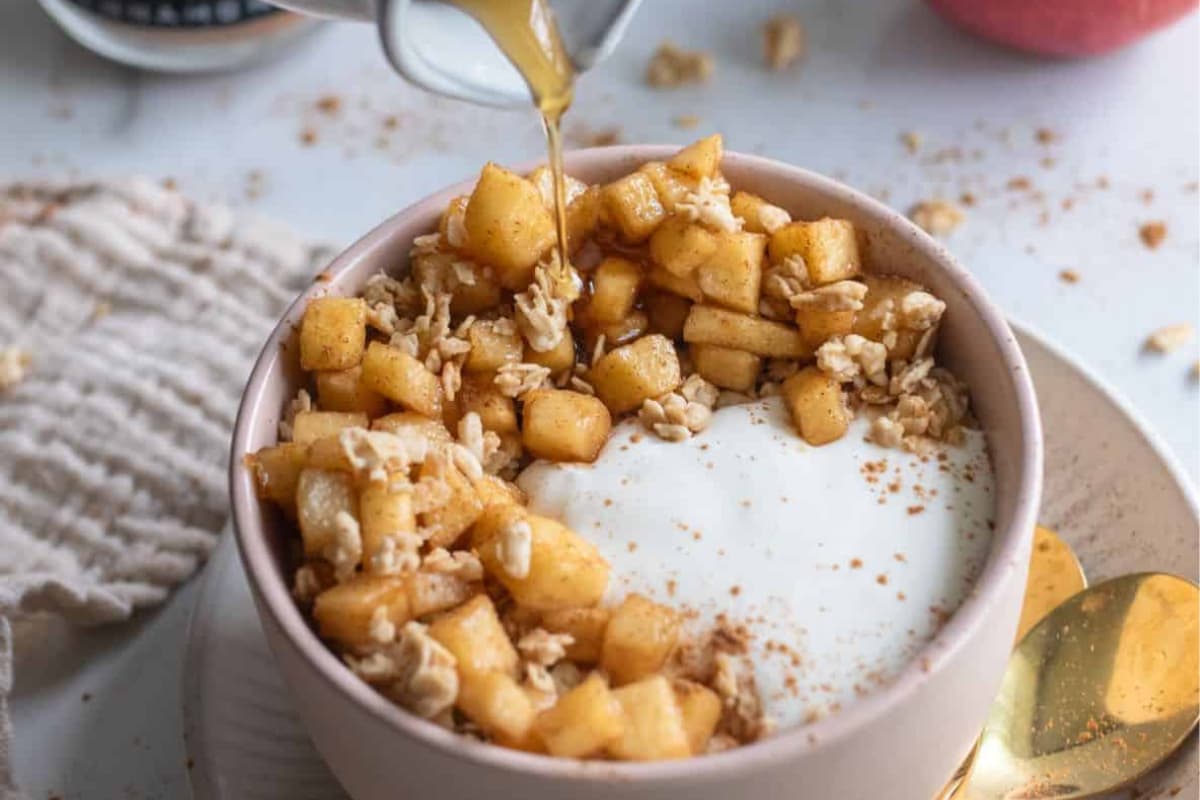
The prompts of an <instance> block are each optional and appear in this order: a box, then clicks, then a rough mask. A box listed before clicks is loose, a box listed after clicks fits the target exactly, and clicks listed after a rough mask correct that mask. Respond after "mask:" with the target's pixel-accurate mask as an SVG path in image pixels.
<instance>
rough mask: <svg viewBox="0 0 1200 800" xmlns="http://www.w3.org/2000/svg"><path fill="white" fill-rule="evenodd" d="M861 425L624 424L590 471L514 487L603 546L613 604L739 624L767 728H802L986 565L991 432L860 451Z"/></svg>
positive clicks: (741, 409) (894, 657) (894, 658)
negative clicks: (664, 434) (805, 435)
mask: <svg viewBox="0 0 1200 800" xmlns="http://www.w3.org/2000/svg"><path fill="white" fill-rule="evenodd" d="M868 427H869V421H868V420H867V419H866V418H864V417H862V416H860V417H859V418H858V419H856V420H855V421H854V422H853V423H852V425H851V428H850V430H849V432H848V433H847V434H846V436H845V437H843V438H842V439H841V440H839V441H837V442H834V443H832V444H829V445H826V446H824V447H819V448H818V447H811V446H809V445H807V444H805V443H804V441H803V440H801V439H800V438H799V437H798V436H797V435H796V433H795V432H794V430H793V429H792V427H791V423H790V421H789V420H788V418H787V412H786V410H785V409H784V407H783V404H782V402H781V401H780V400H779V399H778V398H770V399H767V400H763V401H759V402H756V403H753V404H749V405H744V406H733V407H729V408H724V409H721V410H720V411H718V412H716V414H715V415H714V418H713V421H712V424H711V426H710V427H709V428H708V429H707V430H706V431H704V432H703V433H701V434H699V435H697V436H695V437H693V438H692V439H689V440H687V441H684V442H677V443H676V442H665V441H662V440H660V439H658V438H657V437H655V436H654V435H652V434H649V433H647V432H646V431H645V430H644V429H643V428H642V426H641V425H640V424H639V423H638V422H637V420H635V419H629V420H626V421H624V422H622V423H621V424H620V425H618V426H616V428H615V429H614V431H613V435H612V438H611V439H610V440H609V442H608V444H607V445H606V446H605V448H604V450H603V451H602V452H601V454H600V457H599V458H598V459H597V460H596V462H595V463H594V464H586V465H582V464H550V463H546V462H538V463H535V464H533V465H531V466H530V467H529V468H527V469H526V470H525V471H524V473H522V475H521V476H520V478H519V479H518V483H519V484H520V485H521V487H522V488H523V489H525V491H527V492H528V493H529V498H530V508H531V509H532V510H533V511H535V512H536V513H539V514H543V515H546V516H551V517H554V518H556V519H560V520H562V521H563V522H564V523H565V524H567V525H568V526H570V527H571V528H572V529H574V530H575V531H576V532H577V533H579V534H580V535H582V536H584V537H586V538H588V539H590V540H591V541H593V542H594V543H595V544H596V545H597V546H598V547H599V548H600V550H601V551H602V552H603V554H604V556H605V557H606V558H607V559H608V560H609V562H610V563H611V564H612V568H613V571H612V579H611V581H610V586H609V597H608V598H607V599H608V600H609V601H611V602H614V603H615V602H619V601H620V599H621V598H623V597H624V596H625V595H626V594H628V593H629V592H635V591H636V592H641V593H643V594H645V595H647V596H649V597H651V598H653V599H655V600H658V601H660V602H663V603H666V604H668V605H671V606H674V607H676V608H680V609H682V610H683V611H684V612H685V615H686V617H687V620H688V621H687V623H686V624H687V627H688V629H689V630H691V631H694V632H697V633H699V632H702V631H703V630H705V629H708V628H711V627H712V626H713V625H714V624H716V623H717V621H718V618H719V615H724V616H723V617H721V619H725V620H727V621H728V622H729V623H730V624H732V625H735V626H744V629H745V630H746V631H747V632H748V634H749V639H750V641H749V648H750V649H749V655H750V659H751V661H752V662H753V663H754V665H755V672H756V678H757V681H758V687H759V691H760V694H761V696H762V699H763V702H764V704H765V707H766V712H767V714H768V716H769V717H771V718H772V719H773V720H774V721H775V722H776V723H777V724H778V725H779V726H789V725H797V724H801V723H803V722H805V721H811V720H813V719H815V718H818V717H820V716H823V715H825V714H829V713H835V712H836V711H838V710H840V709H841V708H844V707H846V706H847V705H849V704H850V703H852V702H854V701H855V700H856V699H857V698H859V697H862V696H864V695H866V694H868V693H870V692H871V691H873V690H875V689H877V688H878V687H880V686H883V685H886V684H887V683H888V682H889V681H890V680H892V679H893V678H894V677H895V676H896V675H897V674H898V672H899V671H900V670H901V669H903V667H904V666H905V665H906V664H908V663H909V662H910V661H911V660H912V659H913V657H914V656H915V654H916V653H917V651H918V650H919V649H920V648H921V647H922V646H923V645H924V644H925V643H926V642H928V641H929V640H930V639H931V638H932V637H933V635H934V634H935V633H936V632H937V630H938V629H939V627H940V626H941V624H942V623H943V622H944V621H945V619H946V617H947V616H948V615H949V614H950V613H951V612H953V611H954V609H955V608H956V607H957V606H958V605H959V603H960V602H961V601H962V599H963V597H964V596H965V595H966V593H967V592H968V591H969V590H970V588H971V585H972V583H973V581H974V579H975V577H976V575H977V574H978V572H979V570H980V568H981V567H982V565H983V563H984V560H985V559H986V557H987V553H988V546H989V543H990V540H991V525H992V509H993V500H992V472H991V466H990V463H989V461H988V456H987V449H986V445H985V443H984V437H983V435H982V434H981V433H980V432H978V431H968V432H967V438H966V441H965V443H963V444H961V445H958V446H947V445H934V448H933V449H932V450H931V452H930V453H929V454H928V455H926V456H924V457H919V456H915V455H912V454H910V453H905V452H901V451H899V450H891V449H884V448H881V447H878V446H876V445H874V444H871V443H869V442H866V441H864V436H865V434H866V432H867V429H868Z"/></svg>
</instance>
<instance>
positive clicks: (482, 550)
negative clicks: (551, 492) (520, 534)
mask: <svg viewBox="0 0 1200 800" xmlns="http://www.w3.org/2000/svg"><path fill="white" fill-rule="evenodd" d="M515 523H524V524H526V525H528V526H529V532H530V536H529V562H528V573H527V574H526V575H525V576H524V577H518V576H515V575H512V574H511V573H509V571H508V569H506V567H505V560H504V559H502V558H501V554H502V551H503V548H504V545H505V542H506V541H507V539H508V536H507V532H508V531H510V530H512V526H514V524H515ZM472 543H473V544H474V546H475V549H476V551H477V552H478V553H479V558H480V560H481V561H483V566H484V568H485V569H486V570H487V571H488V572H489V573H490V574H491V575H493V576H495V578H496V579H497V580H498V581H500V583H502V584H503V585H504V587H505V588H506V589H508V592H509V594H511V595H512V596H513V599H514V600H516V601H517V603H518V605H521V606H525V607H527V608H530V609H534V610H538V611H553V610H554V609H559V608H579V607H582V606H593V605H595V604H596V603H598V602H600V598H601V597H603V596H604V590H605V589H606V588H607V586H608V572H609V566H608V562H607V561H605V560H604V558H603V556H601V555H600V551H599V550H597V549H596V546H595V545H594V544H592V543H591V542H589V541H588V540H587V539H584V538H583V537H581V536H579V535H578V534H577V533H575V532H574V531H572V530H571V529H570V528H568V527H566V526H565V525H563V524H562V523H561V522H558V521H556V520H552V519H549V518H548V517H541V516H538V515H536V514H530V513H528V511H526V510H525V509H522V508H520V507H518V506H503V505H492V506H489V507H488V508H487V509H486V510H485V512H484V514H483V515H482V516H481V517H480V518H479V521H478V522H476V524H475V528H474V530H473V531H472Z"/></svg>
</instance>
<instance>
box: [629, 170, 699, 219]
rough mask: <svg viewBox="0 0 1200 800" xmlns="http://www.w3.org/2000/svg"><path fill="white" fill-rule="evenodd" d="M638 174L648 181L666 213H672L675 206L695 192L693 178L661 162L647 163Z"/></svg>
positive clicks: (695, 182) (695, 183)
mask: <svg viewBox="0 0 1200 800" xmlns="http://www.w3.org/2000/svg"><path fill="white" fill-rule="evenodd" d="M638 172H640V173H642V174H643V175H645V176H646V177H647V178H649V179H650V183H651V184H653V185H654V191H655V192H657V193H658V200H659V202H660V203H662V206H663V208H664V209H665V210H666V211H667V212H668V213H674V211H675V206H677V205H678V204H679V203H681V202H683V201H684V200H685V199H686V198H687V196H688V195H689V194H691V193H692V192H694V191H696V185H697V181H696V179H695V178H692V177H690V176H688V175H684V174H683V173H682V172H678V171H676V170H673V169H671V168H670V167H668V166H667V165H666V164H664V163H663V162H661V161H648V162H646V163H645V164H643V165H642V166H641V167H640V168H639V169H638Z"/></svg>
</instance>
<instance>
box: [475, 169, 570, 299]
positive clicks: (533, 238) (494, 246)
mask: <svg viewBox="0 0 1200 800" xmlns="http://www.w3.org/2000/svg"><path fill="white" fill-rule="evenodd" d="M463 224H464V226H465V227H466V231H467V252H468V253H469V254H470V255H471V257H472V258H474V259H475V260H476V261H478V262H480V263H482V264H488V265H490V266H492V267H495V269H496V271H497V277H498V278H499V281H500V284H501V285H502V286H503V287H504V288H506V289H511V290H513V291H521V290H522V289H524V288H525V287H526V286H528V285H529V283H530V281H531V280H532V279H533V268H534V266H535V265H536V264H537V262H538V260H539V259H540V258H541V257H542V254H544V253H545V252H546V250H548V249H549V248H550V246H551V245H552V244H554V237H555V232H554V217H553V216H552V215H551V213H550V212H549V211H548V210H547V209H546V207H545V205H543V203H542V198H541V195H540V193H539V192H538V190H537V187H535V186H534V185H533V184H532V183H530V182H529V181H527V180H525V179H524V178H522V177H521V176H520V175H517V174H515V173H512V172H509V171H508V170H506V169H504V168H502V167H499V166H497V165H495V164H491V163H489V164H488V165H486V166H485V167H484V168H483V172H481V173H480V175H479V181H478V182H477V183H476V184H475V190H474V191H473V192H471V199H470V201H469V202H468V203H467V209H466V212H465V214H464V216H463Z"/></svg>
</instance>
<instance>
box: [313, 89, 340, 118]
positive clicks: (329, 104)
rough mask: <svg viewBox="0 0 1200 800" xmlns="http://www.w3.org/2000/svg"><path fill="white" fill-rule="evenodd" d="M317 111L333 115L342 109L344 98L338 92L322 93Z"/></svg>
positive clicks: (318, 100)
mask: <svg viewBox="0 0 1200 800" xmlns="http://www.w3.org/2000/svg"><path fill="white" fill-rule="evenodd" d="M316 105H317V111H320V112H321V113H322V114H328V115H330V116H333V115H334V114H337V113H338V112H339V111H341V110H342V98H340V97H338V96H337V95H336V94H326V95H322V96H321V97H319V98H318V99H317V103H316Z"/></svg>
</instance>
